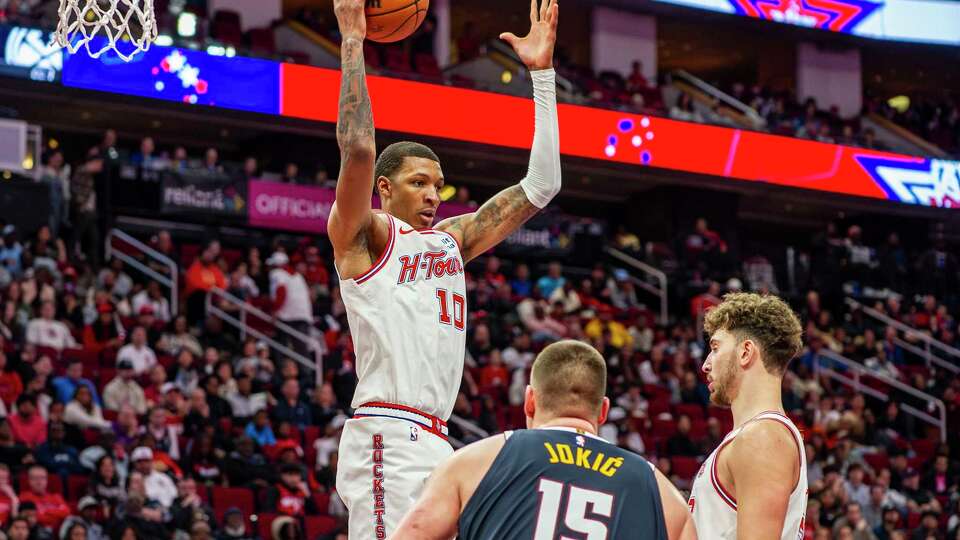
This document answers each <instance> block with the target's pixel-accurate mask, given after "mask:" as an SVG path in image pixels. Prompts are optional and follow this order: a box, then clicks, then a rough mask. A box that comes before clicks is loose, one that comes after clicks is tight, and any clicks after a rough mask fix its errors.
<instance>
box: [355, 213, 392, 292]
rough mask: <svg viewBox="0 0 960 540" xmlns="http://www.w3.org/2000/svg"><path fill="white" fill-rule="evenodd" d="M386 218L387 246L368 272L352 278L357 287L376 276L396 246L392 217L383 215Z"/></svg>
mask: <svg viewBox="0 0 960 540" xmlns="http://www.w3.org/2000/svg"><path fill="white" fill-rule="evenodd" d="M385 215H386V216H387V223H388V224H389V225H390V236H389V237H388V238H387V246H386V247H385V248H383V253H381V254H380V258H379V259H377V262H375V263H373V265H372V266H371V267H370V269H369V270H367V271H366V272H364V273H363V274H360V275H359V276H357V277H355V278H354V282H356V284H357V285H361V284H363V282H365V281H367V280H369V279H370V278H372V277H373V276H375V275H376V274H377V272H379V271H380V270H382V269H383V267H384V266H386V265H387V259H388V258H389V257H390V253H391V252H393V245H394V244H396V236H397V235H396V232H395V231H394V229H395V228H394V226H393V217H392V216H391V215H390V214H385Z"/></svg>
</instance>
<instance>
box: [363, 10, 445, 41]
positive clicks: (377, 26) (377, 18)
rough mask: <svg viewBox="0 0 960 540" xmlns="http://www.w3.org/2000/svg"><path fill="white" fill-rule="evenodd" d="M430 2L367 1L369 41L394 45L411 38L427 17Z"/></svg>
mask: <svg viewBox="0 0 960 540" xmlns="http://www.w3.org/2000/svg"><path fill="white" fill-rule="evenodd" d="M428 7H430V0H367V9H366V11H367V39H370V40H372V41H377V42H380V43H393V42H395V41H400V40H401V39H405V38H407V37H409V36H410V35H411V34H413V33H414V32H416V31H417V28H420V25H421V24H422V23H423V20H424V19H425V18H426V17H427V8H428Z"/></svg>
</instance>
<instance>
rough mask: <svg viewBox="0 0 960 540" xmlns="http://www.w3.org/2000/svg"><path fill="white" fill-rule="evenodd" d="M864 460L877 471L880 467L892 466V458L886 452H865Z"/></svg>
mask: <svg viewBox="0 0 960 540" xmlns="http://www.w3.org/2000/svg"><path fill="white" fill-rule="evenodd" d="M863 460H864V461H866V462H867V465H869V466H870V468H872V469H873V470H875V471H879V470H880V469H884V468H886V467H889V466H890V458H889V457H888V456H887V455H886V454H880V453H874V454H864V455H863Z"/></svg>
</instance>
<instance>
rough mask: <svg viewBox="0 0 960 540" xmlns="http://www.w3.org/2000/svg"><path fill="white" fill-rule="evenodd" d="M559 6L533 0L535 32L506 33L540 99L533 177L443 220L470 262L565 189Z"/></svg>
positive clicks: (548, 0)
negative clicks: (556, 59)
mask: <svg viewBox="0 0 960 540" xmlns="http://www.w3.org/2000/svg"><path fill="white" fill-rule="evenodd" d="M558 18H559V6H558V5H557V3H556V0H542V2H541V4H540V7H539V8H538V7H537V0H531V1H530V33H529V34H527V36H526V37H523V38H518V37H517V36H515V35H513V34H510V33H504V34H501V36H500V37H501V38H502V39H504V40H505V41H507V42H508V43H510V45H511V46H513V49H514V50H515V51H516V52H517V56H519V57H520V59H521V60H523V63H524V64H526V66H527V67H528V68H529V69H530V77H531V79H532V80H533V101H534V104H535V111H536V115H535V129H534V135H533V146H532V148H531V150H530V167H529V169H528V170H527V176H526V177H525V178H524V179H523V180H521V181H520V183H519V184H518V185H516V186H513V187H510V188H507V189H505V190H503V191H501V192H500V193H498V194H497V195H496V196H494V197H493V198H492V199H490V200H489V201H487V203H486V204H484V205H483V206H481V207H480V209H479V210H477V211H476V212H475V213H473V214H468V215H464V216H458V217H454V218H451V219H448V220H446V221H443V222H441V223H440V224H439V225H437V228H438V229H440V230H445V231H447V232H449V233H450V234H452V235H453V236H454V237H455V238H457V239H458V240H459V241H460V248H461V249H462V250H463V253H462V255H463V259H464V261H469V260H471V259H473V258H476V257H477V256H478V255H480V254H481V253H483V252H485V251H487V250H488V249H490V248H492V247H493V246H495V245H497V244H499V243H500V242H501V241H503V239H504V238H506V237H507V236H509V235H510V234H511V233H513V231H515V230H517V229H519V228H520V226H521V225H523V224H524V223H526V221H527V220H528V219H530V218H531V217H533V216H534V215H535V214H536V213H537V212H539V211H540V209H541V208H544V207H545V206H547V204H549V202H550V200H551V199H553V197H554V196H556V194H557V193H558V192H559V191H560V134H559V131H560V129H559V126H558V121H557V94H556V75H555V73H554V71H553V68H552V66H553V46H554V43H555V42H556V38H557V21H558Z"/></svg>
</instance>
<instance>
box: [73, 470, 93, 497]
mask: <svg viewBox="0 0 960 540" xmlns="http://www.w3.org/2000/svg"><path fill="white" fill-rule="evenodd" d="M89 485H90V477H89V476H84V475H81V474H71V475H70V476H69V477H67V498H68V499H69V500H71V501H76V500H79V499H80V497H83V496H84V495H86V494H87V486H89Z"/></svg>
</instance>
